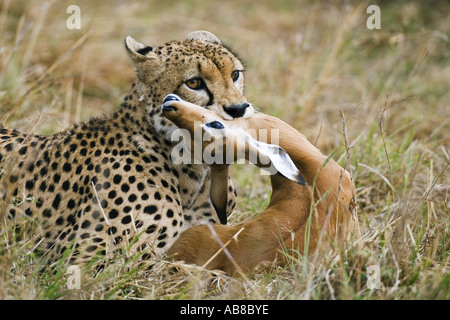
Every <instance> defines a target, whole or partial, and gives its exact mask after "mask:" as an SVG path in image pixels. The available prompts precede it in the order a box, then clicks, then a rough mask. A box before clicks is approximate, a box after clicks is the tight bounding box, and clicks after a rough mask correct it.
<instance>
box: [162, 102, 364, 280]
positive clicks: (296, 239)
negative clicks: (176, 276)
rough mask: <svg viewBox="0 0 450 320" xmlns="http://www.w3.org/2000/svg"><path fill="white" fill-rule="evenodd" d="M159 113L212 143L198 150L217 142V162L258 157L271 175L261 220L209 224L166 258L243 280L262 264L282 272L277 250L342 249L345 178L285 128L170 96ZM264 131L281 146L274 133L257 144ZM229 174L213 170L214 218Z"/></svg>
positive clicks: (218, 167) (260, 116) (347, 199)
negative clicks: (268, 164)
mask: <svg viewBox="0 0 450 320" xmlns="http://www.w3.org/2000/svg"><path fill="white" fill-rule="evenodd" d="M161 109H162V112H163V114H164V116H165V117H166V118H167V119H169V120H171V121H172V122H173V123H174V124H175V125H176V126H178V127H179V128H181V129H185V130H187V131H188V132H189V133H190V134H193V133H194V131H195V130H199V129H200V128H201V130H202V132H203V133H204V134H205V135H206V134H208V135H209V137H210V138H209V139H203V140H202V143H201V148H202V150H205V149H206V148H207V147H208V146H209V145H210V144H211V143H214V142H216V143H217V142H218V143H219V144H221V147H220V148H216V153H219V155H220V153H222V154H221V156H223V157H225V154H227V152H230V151H234V154H235V156H234V159H233V160H237V158H238V157H239V155H244V156H245V158H246V159H247V160H248V159H249V158H250V156H251V154H252V153H253V152H257V153H259V156H260V158H259V159H268V160H269V161H270V162H271V163H272V164H273V165H274V166H275V168H276V169H277V172H276V173H275V174H272V175H271V176H270V182H271V187H272V195H271V199H270V203H269V205H268V207H267V208H266V209H265V210H264V211H263V212H261V214H259V215H258V216H256V217H255V218H253V219H252V220H250V221H247V222H243V223H239V224H236V225H232V226H230V225H216V224H214V225H200V226H195V227H192V228H190V229H187V230H185V231H184V232H183V233H182V234H181V235H180V237H179V238H178V239H177V240H176V242H175V243H174V244H173V245H172V246H171V247H170V248H169V250H168V251H167V256H168V257H170V258H172V259H175V260H178V261H184V262H185V263H190V264H197V265H203V266H205V267H206V268H208V269H220V270H223V271H225V272H227V273H229V274H232V275H234V274H236V272H237V271H240V272H245V273H248V272H251V271H252V270H254V269H255V268H256V267H258V266H259V265H261V263H262V262H266V261H275V262H276V263H277V264H278V265H281V266H283V265H285V264H286V262H287V258H286V255H285V254H283V253H282V250H289V249H294V250H298V252H300V254H310V253H312V252H314V250H315V249H316V248H317V245H318V242H319V239H320V238H321V237H324V238H323V239H325V240H329V241H331V242H335V243H337V244H343V243H344V241H345V240H346V239H347V237H348V236H349V234H350V232H351V231H355V230H356V227H357V223H358V222H357V220H356V218H354V217H353V213H352V212H351V211H352V210H351V203H352V198H353V193H354V188H353V182H352V179H351V177H350V174H349V172H348V171H346V170H344V169H343V168H342V167H341V166H339V165H338V164H337V163H336V162H335V161H334V160H333V159H331V158H330V157H327V156H325V155H323V154H322V153H321V152H320V151H319V150H318V149H317V148H316V147H315V146H313V145H312V144H311V143H310V142H309V141H308V140H307V139H306V137H305V136H304V135H302V134H301V133H299V132H298V131H297V130H296V129H294V128H293V127H291V126H290V125H288V124H287V123H285V122H283V121H282V120H280V119H278V118H276V117H273V116H269V115H266V114H264V113H255V114H254V115H252V116H251V117H250V118H245V119H243V118H236V119H233V120H224V119H222V118H220V117H219V116H218V115H216V114H215V113H214V112H212V111H209V110H207V109H205V108H202V107H200V106H197V105H194V104H191V103H188V102H186V101H183V100H181V99H180V98H179V97H178V96H176V95H174V94H171V95H168V96H166V97H165V98H164V100H163V105H162V107H161ZM262 129H265V130H267V132H268V133H270V132H271V131H272V130H278V139H279V146H278V145H274V144H272V143H271V142H272V138H271V137H272V136H273V135H272V134H267V136H266V137H267V140H268V141H267V143H265V142H261V141H258V140H259V139H260V138H261V136H260V132H263V131H262ZM248 132H249V133H248ZM250 132H251V133H253V136H252V135H251V134H250ZM193 147H195V146H193ZM239 151H241V152H239ZM215 156H216V157H217V154H215ZM262 162H263V161H261V160H258V161H256V163H255V164H256V165H257V166H260V167H262V168H263V167H264V166H266V165H263V164H262ZM228 168H229V163H223V162H222V163H212V164H211V191H210V200H211V202H212V203H213V205H214V207H215V208H216V210H218V211H220V210H223V208H225V207H226V201H227V199H226V196H227V192H226V187H227V179H226V177H227V176H228ZM323 242H325V243H326V242H327V241H321V243H323Z"/></svg>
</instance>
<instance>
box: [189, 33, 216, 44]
mask: <svg viewBox="0 0 450 320" xmlns="http://www.w3.org/2000/svg"><path fill="white" fill-rule="evenodd" d="M186 40H200V41H206V42H211V43H214V44H220V45H221V44H222V41H220V40H219V38H217V37H216V36H215V35H213V34H212V33H211V32H209V31H205V30H198V31H193V32H191V33H189V34H188V35H187V36H186Z"/></svg>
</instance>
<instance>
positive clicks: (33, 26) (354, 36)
mask: <svg viewBox="0 0 450 320" xmlns="http://www.w3.org/2000/svg"><path fill="white" fill-rule="evenodd" d="M70 4H72V3H70V1H58V2H53V3H51V5H50V6H48V7H45V6H42V5H41V4H40V3H37V2H33V1H4V2H3V5H2V7H1V8H0V33H1V34H2V37H1V39H0V47H1V48H2V51H1V54H0V66H1V68H0V119H2V123H3V124H5V125H7V126H8V127H13V128H17V129H19V130H21V131H24V132H34V133H39V134H50V133H53V132H56V131H60V130H62V129H63V128H64V127H65V126H68V125H70V124H72V123H74V122H76V121H80V120H87V119H89V118H90V117H92V116H98V115H101V114H104V113H110V112H111V111H112V110H115V109H116V108H118V106H119V104H120V102H121V99H122V97H123V96H124V95H125V94H126V92H127V90H128V89H129V87H130V85H131V82H132V81H133V79H134V74H133V71H132V68H131V67H130V65H129V62H128V59H127V56H126V54H125V50H124V49H123V39H124V38H125V36H126V35H131V36H133V37H135V38H136V39H138V40H139V41H142V42H145V43H147V44H148V45H159V44H160V43H163V42H166V41H168V40H172V39H180V38H183V37H184V36H185V35H186V34H187V33H189V32H190V31H192V30H196V29H207V30H209V31H211V32H213V33H214V34H216V35H217V36H219V38H221V39H222V40H223V41H224V42H226V43H227V44H230V45H231V46H232V47H233V48H235V49H236V50H237V51H238V52H239V53H240V55H241V56H243V57H244V58H245V61H246V64H247V70H246V83H247V89H246V95H247V97H248V99H249V100H250V101H252V102H253V103H254V104H255V105H256V106H257V107H258V108H259V109H261V110H262V111H264V112H266V113H268V114H272V115H276V116H278V117H280V118H282V119H283V120H285V121H287V122H288V123H290V124H291V125H293V126H294V127H296V128H297V129H299V131H301V132H302V133H304V134H305V135H306V136H307V137H308V138H309V139H310V141H312V142H314V144H315V145H316V146H318V147H319V148H320V149H321V150H322V151H323V152H324V153H325V154H328V155H329V154H333V158H334V159H335V160H337V161H339V163H340V164H341V165H342V166H344V167H346V168H347V169H348V170H349V171H350V172H351V173H352V176H353V179H354V182H355V186H356V201H357V203H358V210H357V213H358V217H359V221H360V233H361V236H360V238H355V239H353V240H351V241H350V242H349V245H348V247H347V248H346V249H345V250H342V251H325V250H322V251H321V252H319V253H318V254H316V255H311V256H308V257H302V256H300V255H298V254H297V253H296V252H295V251H285V252H282V253H280V254H285V255H286V256H287V257H288V258H289V263H288V265H287V266H286V267H284V268H280V267H277V266H272V268H271V269H270V271H268V272H257V273H256V274H254V275H253V276H251V277H250V278H249V279H234V278H230V277H228V276H227V275H224V274H222V273H220V272H210V271H206V270H202V269H201V268H200V267H196V266H189V265H183V264H179V263H170V262H166V261H156V262H153V263H154V265H153V267H152V268H149V266H148V265H145V264H139V263H138V262H137V260H138V259H137V258H138V257H139V255H133V256H128V254H127V250H126V247H124V249H123V250H122V252H121V253H120V254H118V255H116V256H115V257H110V258H109V260H108V261H107V262H108V264H107V265H106V267H105V269H103V270H102V271H101V272H98V273H97V272H96V271H95V270H96V268H97V267H98V266H99V265H101V264H103V263H104V261H103V260H102V258H99V259H98V261H93V263H92V265H89V266H87V267H86V268H85V269H83V270H81V274H82V276H81V287H80V289H69V288H68V287H67V280H68V277H69V276H70V275H68V274H66V272H67V268H68V267H69V265H70V264H69V254H70V251H68V253H67V254H68V256H67V257H65V258H63V259H61V260H60V261H57V262H56V263H55V264H54V265H51V266H45V265H43V264H42V262H41V259H40V258H39V257H40V256H39V254H38V253H37V252H35V248H34V244H33V243H34V242H33V238H32V233H30V232H27V230H29V229H34V228H36V227H38V225H37V224H36V222H35V221H32V220H30V221H27V222H26V223H25V224H24V225H22V226H21V228H20V230H18V229H11V228H7V227H5V226H4V225H2V226H1V229H0V236H1V237H0V298H2V299H254V298H264V299H450V292H449V290H448V288H449V287H450V273H449V249H450V225H449V193H450V179H449V176H450V175H449V161H450V148H449V147H450V140H449V136H448V133H449V132H450V108H449V103H448V101H450V93H449V91H448V88H449V87H450V78H449V74H450V63H449V57H450V40H449V34H450V21H449V19H448V17H447V14H446V13H447V12H449V11H450V5H449V4H447V3H446V2H444V1H442V2H439V1H435V2H433V5H432V6H428V5H425V4H424V3H423V2H419V1H417V2H416V1H401V2H395V3H392V4H391V3H390V4H383V5H380V7H381V17H382V25H381V29H380V30H368V29H367V28H366V27H365V22H366V19H367V17H368V15H367V14H366V13H365V9H366V8H367V6H368V5H369V3H368V2H363V3H361V4H359V5H358V4H351V5H349V2H347V1H342V3H341V2H340V1H337V2H336V1H334V2H329V3H327V2H311V1H283V2H279V1H270V0H264V1H259V2H258V4H255V3H254V2H251V1H244V3H242V1H227V2H223V1H217V2H208V4H206V2H203V1H189V2H178V3H170V2H166V1H153V2H150V3H149V4H145V3H141V2H133V1H130V2H127V4H126V5H121V4H119V3H98V4H97V3H96V4H93V3H92V2H88V1H80V2H79V4H78V5H79V6H80V8H81V14H82V29H81V30H68V29H67V28H66V27H65V20H66V19H67V17H68V14H66V8H67V6H68V5H70ZM237 8H239V10H238V9H237ZM344 120H345V121H344ZM344 123H345V128H346V132H347V134H346V136H344ZM346 144H347V147H346ZM347 151H348V154H347ZM233 178H234V181H235V184H236V185H237V187H238V207H237V209H236V210H235V212H234V213H233V215H232V217H231V218H230V222H231V223H238V222H241V221H246V220H249V219H251V218H252V217H254V216H255V215H257V214H258V213H259V212H261V211H262V210H263V209H264V208H265V207H266V206H267V204H268V201H269V200H270V194H271V191H270V185H269V180H268V179H267V177H263V176H261V175H260V174H259V169H256V168H253V167H250V166H243V165H237V166H234V167H233ZM0 191H1V190H0ZM4 205H5V204H4V203H3V202H1V201H0V218H1V219H2V221H3V220H4V217H5V212H4V209H3V208H4ZM141 254H142V253H141ZM371 266H376V267H377V268H379V271H380V286H379V288H377V289H370V288H369V287H368V281H369V278H370V276H371V274H370V273H369V270H370V267H371ZM174 270H177V272H174Z"/></svg>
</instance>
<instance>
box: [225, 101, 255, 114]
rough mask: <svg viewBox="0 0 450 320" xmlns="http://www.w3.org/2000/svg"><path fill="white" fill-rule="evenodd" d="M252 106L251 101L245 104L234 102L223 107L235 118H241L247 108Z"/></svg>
mask: <svg viewBox="0 0 450 320" xmlns="http://www.w3.org/2000/svg"><path fill="white" fill-rule="evenodd" d="M249 106H250V104H249V103H247V102H246V103H243V104H239V105H236V104H233V105H231V106H228V107H225V106H224V107H223V109H224V110H225V111H226V112H227V113H228V114H229V115H230V116H232V117H233V118H240V117H242V116H243V115H244V114H245V110H246V109H247V108H248V107H249Z"/></svg>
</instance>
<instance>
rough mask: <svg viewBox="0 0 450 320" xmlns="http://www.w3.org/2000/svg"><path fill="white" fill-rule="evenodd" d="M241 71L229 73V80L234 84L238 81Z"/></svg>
mask: <svg viewBox="0 0 450 320" xmlns="http://www.w3.org/2000/svg"><path fill="white" fill-rule="evenodd" d="M241 72H242V70H234V71H233V72H232V73H231V79H232V80H233V82H236V81H237V80H238V79H239V76H240V75H241Z"/></svg>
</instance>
